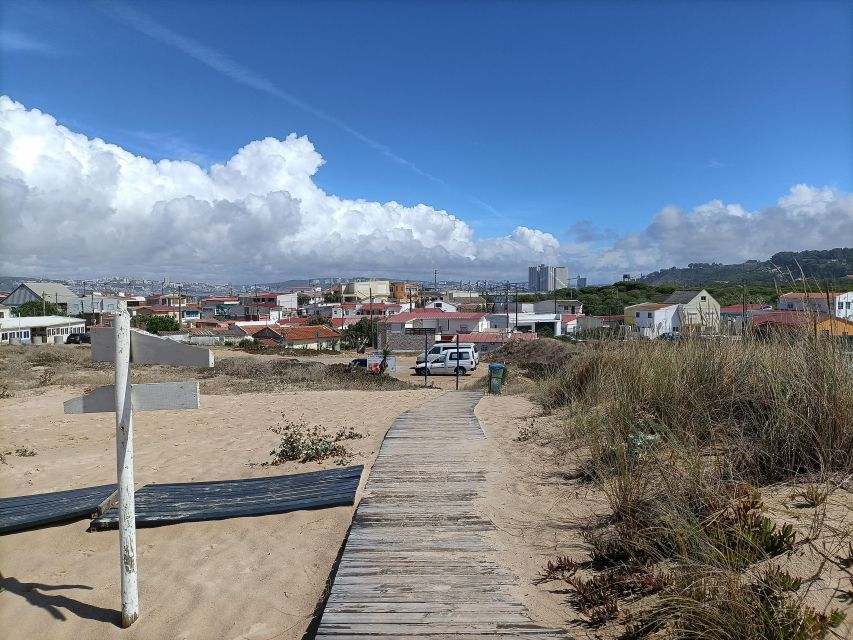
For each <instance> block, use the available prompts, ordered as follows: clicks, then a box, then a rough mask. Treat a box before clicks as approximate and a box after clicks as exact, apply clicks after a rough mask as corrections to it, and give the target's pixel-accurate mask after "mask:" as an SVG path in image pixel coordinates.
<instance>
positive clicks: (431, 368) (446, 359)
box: [412, 348, 477, 376]
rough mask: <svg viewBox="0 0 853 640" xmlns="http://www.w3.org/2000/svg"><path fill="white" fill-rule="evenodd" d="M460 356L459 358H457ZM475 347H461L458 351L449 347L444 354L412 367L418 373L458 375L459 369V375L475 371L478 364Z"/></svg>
mask: <svg viewBox="0 0 853 640" xmlns="http://www.w3.org/2000/svg"><path fill="white" fill-rule="evenodd" d="M457 356H458V358H457ZM475 357H476V356H475V351H474V349H471V348H468V349H462V348H460V349H459V351H458V353H457V350H456V349H452V350H451V349H447V350H445V352H444V353H443V354H439V355H435V356H432V357H430V360H429V362H422V363H421V364H418V365H415V366H414V367H412V368H413V369H414V370H415V373H416V374H417V375H424V373H426V375H439V376H440V375H448V376H450V375H456V373H457V370H458V372H459V375H461V376H464V375H465V374H467V373H468V372H469V371H473V370H474V369H475V368H476V367H477V364H476V362H475V360H474V358H475Z"/></svg>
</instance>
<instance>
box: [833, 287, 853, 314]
mask: <svg viewBox="0 0 853 640" xmlns="http://www.w3.org/2000/svg"><path fill="white" fill-rule="evenodd" d="M832 314H833V315H834V316H835V317H836V318H841V319H842V320H853V291H848V292H846V293H839V294H838V295H837V296H835V307H834V309H833V311H832Z"/></svg>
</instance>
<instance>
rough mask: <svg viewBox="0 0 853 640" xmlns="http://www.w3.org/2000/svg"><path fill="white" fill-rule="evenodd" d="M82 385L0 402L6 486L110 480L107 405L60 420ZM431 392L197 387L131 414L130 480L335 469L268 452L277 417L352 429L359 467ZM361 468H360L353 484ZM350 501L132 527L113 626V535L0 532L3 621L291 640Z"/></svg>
mask: <svg viewBox="0 0 853 640" xmlns="http://www.w3.org/2000/svg"><path fill="white" fill-rule="evenodd" d="M79 391H80V390H79V389H73V388H68V387H62V388H57V387H49V388H48V389H47V390H46V391H44V392H42V391H41V390H34V391H30V392H21V393H18V394H16V397H14V398H9V399H3V400H0V416H2V417H0V449H2V451H4V452H10V451H11V452H13V451H14V450H15V449H16V448H19V447H26V448H28V449H31V450H34V451H35V452H36V455H35V456H32V457H19V456H16V455H14V454H12V455H6V456H5V457H6V464H0V484H2V495H4V496H12V495H24V494H32V493H40V492H44V491H54V490H61V489H68V488H76V487H84V486H91V485H97V484H104V483H109V482H114V481H115V422H114V416H113V414H89V415H64V414H63V413H62V402H63V401H64V400H67V399H69V398H71V397H73V396H75V395H78V394H79ZM437 393H438V392H437V391H435V390H415V391H393V392H363V391H294V392H284V393H276V394H252V393H249V394H241V395H237V396H212V395H211V396H207V395H206V396H203V397H202V408H201V409H200V410H198V411H184V412H150V413H137V415H136V416H135V418H134V422H135V426H134V429H135V438H136V482H137V486H141V485H142V484H145V483H147V482H153V481H157V482H191V481H202V480H221V479H236V478H250V477H259V476H267V475H279V474H288V473H300V472H305V471H314V470H319V469H324V468H332V467H334V466H335V462H334V461H333V460H327V461H325V462H324V463H322V464H318V463H308V464H300V463H295V462H291V463H286V464H283V465H280V466H275V467H260V466H257V465H258V463H262V462H265V461H268V460H269V459H270V458H269V452H270V450H271V449H272V447H273V446H274V445H275V444H276V443H277V437H276V436H275V434H273V433H271V432H270V431H269V430H268V429H269V427H271V426H273V425H276V424H280V423H282V422H283V421H284V420H290V421H300V420H302V421H305V422H307V423H308V424H312V425H313V424H321V425H323V426H324V427H326V428H327V429H328V430H329V431H330V432H334V431H336V430H338V429H340V428H342V427H347V428H349V427H351V428H353V429H354V430H356V431H358V432H359V433H361V434H362V435H363V436H364V437H363V438H362V439H359V440H351V441H348V442H347V445H348V449H349V450H350V452H351V455H350V456H349V458H348V461H349V463H350V464H363V465H365V467H367V468H369V467H370V465H371V463H372V462H373V460H374V458H375V456H376V453H377V452H378V449H379V445H380V444H381V441H382V438H383V436H384V434H385V432H386V431H387V429H388V427H389V426H390V425H391V423H392V422H393V420H394V419H395V418H396V417H397V416H398V415H399V414H400V413H402V412H403V411H405V410H407V409H409V408H411V407H416V406H418V405H420V404H422V403H423V402H426V401H428V400H429V399H430V398H432V397H435V395H436V394H437ZM365 479H366V473H365V474H364V476H363V477H362V486H363V483H364V481H365ZM352 513H353V508H352V507H336V508H332V509H321V510H317V511H300V512H294V513H289V514H282V515H274V516H264V517H255V518H237V519H231V520H223V521H218V522H202V523H188V524H180V525H172V526H167V527H160V528H154V529H140V530H138V554H139V572H140V573H139V575H140V608H141V616H140V619H139V620H138V621H137V622H136V623H135V624H134V625H133V626H132V627H131V628H129V629H126V630H122V629H121V628H120V627H119V626H118V621H119V613H118V609H119V605H120V600H119V584H118V579H119V576H118V558H117V554H118V542H117V540H118V534H117V532H115V531H109V532H96V533H87V532H86V528H87V526H88V520H79V521H76V522H72V523H69V524H59V525H55V526H50V527H44V528H41V529H37V530H33V531H26V532H21V533H16V534H12V535H6V536H2V537H0V560H2V564H0V566H2V569H0V571H2V575H3V585H4V587H5V589H4V591H3V593H2V594H0V628H2V629H3V630H4V636H5V637H8V638H45V637H49V638H57V639H61V638H74V639H80V638H86V639H87V640H88V639H90V638H91V639H98V638H116V637H122V638H176V639H186V640H190V639H196V638H197V639H208V638H228V639H238V638H241V639H242V638H245V639H249V638H257V639H259V640H261V639H271V638H276V639H279V638H282V639H284V638H301V637H302V635H303V633H304V631H305V629H306V627H307V626H308V624H309V623H310V620H311V617H312V615H313V612H314V608H315V606H316V604H317V602H318V601H320V599H321V597H322V594H323V591H324V589H325V586H326V580H327V578H328V576H329V572H330V570H331V568H332V565H333V563H334V561H335V558H336V556H337V553H338V550H339V549H340V546H341V544H342V542H343V540H344V536H345V535H346V532H347V529H348V527H349V525H350V522H351V519H352Z"/></svg>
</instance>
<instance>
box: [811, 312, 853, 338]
mask: <svg viewBox="0 0 853 640" xmlns="http://www.w3.org/2000/svg"><path fill="white" fill-rule="evenodd" d="M817 330H818V331H819V332H821V333H823V334H824V335H827V336H832V337H833V338H846V339H847V340H851V341H853V320H847V319H846V318H838V317H836V316H830V317H828V318H825V319H824V320H821V321H820V322H818V323H817Z"/></svg>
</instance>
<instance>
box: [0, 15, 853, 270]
mask: <svg viewBox="0 0 853 640" xmlns="http://www.w3.org/2000/svg"><path fill="white" fill-rule="evenodd" d="M138 6H140V11H143V12H144V13H141V14H140V13H134V14H133V15H129V14H128V12H127V11H126V10H125V8H124V7H126V5H122V4H112V3H85V2H84V3H49V2H35V3H32V2H5V3H4V4H3V13H2V27H0V33H2V41H0V44H1V45H2V46H3V49H4V52H3V63H2V76H0V78H2V79H1V80H0V83H2V84H0V88H2V93H4V94H7V95H8V96H10V97H11V98H12V99H13V100H16V101H18V102H20V103H22V104H23V105H25V106H26V107H27V108H30V109H31V108H38V109H40V110H42V111H44V112H46V113H49V114H51V115H52V116H54V117H55V118H56V119H57V120H58V121H59V122H60V123H62V124H65V125H67V126H68V127H69V128H70V129H72V130H74V131H78V132H81V133H84V134H86V135H87V136H90V137H96V136H97V137H101V138H104V139H105V140H107V141H109V142H112V143H115V144H117V145H120V146H122V147H124V148H125V149H128V150H130V151H132V152H134V153H137V154H139V155H145V156H148V157H150V158H153V159H160V158H171V159H187V160H192V161H194V162H197V163H200V164H202V165H203V166H208V165H210V164H211V163H214V162H224V161H226V160H227V159H228V158H230V157H231V156H232V155H233V154H234V153H235V152H236V151H237V149H239V148H240V147H242V146H243V145H245V144H247V143H248V142H250V141H252V140H259V139H262V138H264V137H266V136H273V137H277V138H284V137H285V136H287V134H289V133H290V132H296V133H298V134H299V135H307V136H308V137H309V138H310V140H311V142H312V143H313V144H314V146H315V147H316V149H317V150H318V151H319V153H320V154H321V155H322V156H323V158H324V159H325V162H326V164H325V166H323V167H322V168H321V169H320V170H319V173H318V174H317V175H316V177H315V181H316V183H317V184H318V185H319V186H320V187H322V188H323V189H324V190H326V191H327V192H330V193H334V194H337V195H340V196H342V197H345V198H365V199H367V200H375V201H378V202H385V201H389V200H396V201H398V202H401V203H403V204H406V205H414V204H417V203H426V204H429V205H430V206H432V207H434V208H436V209H446V210H447V211H449V212H450V213H452V214H454V215H455V216H457V217H460V218H462V219H464V220H465V221H466V222H467V223H468V224H469V225H471V226H472V227H473V228H474V229H475V231H476V233H477V234H479V235H481V236H483V237H492V236H498V235H504V234H509V233H511V232H512V230H513V229H514V228H515V227H516V226H518V225H523V226H526V227H531V228H535V229H541V230H544V231H547V232H550V233H551V234H553V235H554V236H556V238H557V239H558V240H559V241H560V242H561V243H571V242H574V241H578V240H584V239H585V238H586V239H589V238H590V237H597V236H595V233H590V229H593V230H613V233H614V234H615V235H619V236H621V235H624V234H629V233H632V232H637V233H640V232H642V230H643V229H644V228H646V227H647V225H649V223H650V222H651V221H652V219H653V218H654V216H655V215H656V214H657V213H658V212H659V211H660V210H661V209H662V208H664V207H666V206H668V205H676V206H679V207H682V208H684V209H686V210H689V209H691V208H692V207H695V206H697V205H701V204H703V203H706V202H708V201H711V200H714V199H721V200H723V201H724V202H726V203H739V204H740V205H742V206H743V207H744V208H745V209H747V210H758V209H762V208H764V207H768V206H772V205H773V204H774V203H775V202H776V201H777V200H778V199H779V198H780V197H782V196H784V195H785V194H786V193H787V192H788V190H789V189H790V188H791V187H792V186H794V185H796V184H800V183H804V184H809V185H815V186H816V187H823V186H829V187H832V188H834V189H837V190H839V191H840V192H849V191H851V190H853V189H851V186H853V153H851V150H853V117H851V115H853V82H851V60H853V8H851V7H853V5H851V4H850V3H849V2H819V1H810V2H636V3H634V2H595V3H593V2H586V3H570V2H567V3H558V2H539V3H536V2H525V3H485V2H483V3H478V2H466V3H450V2H446V3H442V2H430V3H426V2H423V3H415V2H406V3H400V2H373V3H370V2H357V3H356V2H313V3H307V2H305V3H285V2H282V3H279V2H249V3H224V2H222V3H217V2H169V3H160V2H146V3H142V4H140V5H138ZM140 20H142V21H143V22H145V21H150V23H148V22H145V24H155V25H159V26H160V27H165V28H167V29H168V30H169V31H170V33H171V34H172V35H175V34H176V35H177V36H179V37H182V38H186V39H187V41H190V40H191V41H192V42H193V43H194V44H193V46H195V45H203V46H204V47H207V49H208V50H205V51H203V52H202V54H201V55H202V57H205V56H206V57H207V62H208V64H205V62H203V61H200V60H199V59H198V57H193V55H188V54H187V51H186V50H181V47H180V46H175V42H174V40H172V41H169V38H170V37H171V36H169V37H166V38H164V37H158V34H157V33H154V34H153V36H152V32H151V29H147V32H146V28H145V27H144V26H143V27H142V28H140V22H139V21H140ZM160 36H162V33H161V34H160ZM210 55H214V56H218V57H216V58H214V59H213V60H212V61H211V59H210ZM223 61H225V62H223ZM232 63H233V64H236V65H238V70H237V72H234V69H233V66H232V67H229V66H228V65H231V64H232ZM210 64H213V66H214V67H216V68H212V67H211V66H210ZM246 73H250V74H251V75H250V76H249V77H248V79H247V76H246ZM259 83H260V84H263V85H264V86H265V87H266V88H261V89H259V88H258V85H259ZM297 103H301V106H300V104H297ZM383 148H384V149H386V150H387V151H383V150H382V149H383ZM584 221H588V222H589V223H591V224H586V223H585V222H584ZM579 223H580V224H579ZM579 229H583V230H585V231H586V234H584V233H580V236H579V235H578V233H573V231H574V232H577V231H578V230H579ZM848 244H849V242H848ZM665 266H669V265H665Z"/></svg>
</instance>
